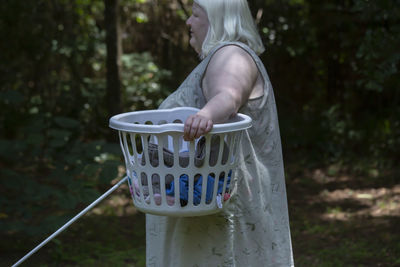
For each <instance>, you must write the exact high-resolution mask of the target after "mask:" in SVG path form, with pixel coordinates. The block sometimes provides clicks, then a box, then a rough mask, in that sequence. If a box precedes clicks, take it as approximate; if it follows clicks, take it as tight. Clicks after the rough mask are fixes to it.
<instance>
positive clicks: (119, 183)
mask: <svg viewBox="0 0 400 267" xmlns="http://www.w3.org/2000/svg"><path fill="white" fill-rule="evenodd" d="M127 179H128V176H125V177H124V178H122V179H121V180H120V181H119V182H118V183H117V184H115V185H114V186H113V187H111V188H110V189H109V190H108V191H107V192H105V193H104V194H103V195H101V196H100V197H99V198H98V199H96V200H95V201H94V202H92V204H90V205H89V206H87V207H86V208H85V209H84V210H82V211H81V212H80V213H79V214H78V215H76V216H75V217H74V218H72V219H71V220H69V221H68V222H67V223H66V224H64V225H63V226H62V227H61V228H60V229H58V230H57V231H55V232H54V233H53V234H52V235H51V236H49V237H48V238H46V240H44V241H43V242H42V243H40V244H39V245H38V246H37V247H35V248H34V249H32V250H31V251H30V252H29V253H28V254H26V255H25V256H24V257H23V258H21V259H20V260H19V261H17V262H16V263H15V264H14V265H12V267H14V266H18V265H20V264H21V263H22V262H24V261H25V260H26V259H27V258H29V257H30V256H31V255H32V254H33V253H35V252H36V251H38V250H39V249H40V248H41V247H43V246H44V245H46V244H47V243H48V242H49V241H50V240H52V239H53V238H54V237H56V236H57V235H58V234H59V233H61V232H62V231H64V230H65V229H66V228H68V226H70V225H71V224H72V223H74V222H75V221H76V220H78V219H79V218H80V217H81V216H82V215H84V214H85V213H86V212H88V211H89V210H91V209H92V208H93V207H94V206H96V205H97V204H98V203H99V202H100V201H102V200H103V199H104V198H106V197H107V196H108V195H109V194H111V193H112V192H113V191H114V190H115V189H117V188H118V187H119V186H120V185H121V184H122V183H123V182H125V181H126V180H127Z"/></svg>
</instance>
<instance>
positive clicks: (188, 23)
mask: <svg viewBox="0 0 400 267" xmlns="http://www.w3.org/2000/svg"><path fill="white" fill-rule="evenodd" d="M191 23H192V16H190V17H189V18H188V19H187V20H186V25H187V26H190V25H191Z"/></svg>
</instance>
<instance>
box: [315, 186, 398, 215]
mask: <svg viewBox="0 0 400 267" xmlns="http://www.w3.org/2000/svg"><path fill="white" fill-rule="evenodd" d="M318 199H319V201H322V202H325V203H329V204H333V206H334V207H333V208H327V211H326V212H325V213H324V214H322V215H321V216H322V218H324V219H334V220H348V219H350V218H354V217H369V216H372V217H381V216H400V185H396V186H394V187H392V188H370V189H349V188H346V189H338V190H334V191H328V190H323V191H322V192H321V193H320V194H319V196H318ZM339 203H340V205H338V204H339ZM348 203H358V204H359V208H358V209H353V210H352V209H348V206H349V205H348Z"/></svg>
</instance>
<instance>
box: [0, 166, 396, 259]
mask: <svg viewBox="0 0 400 267" xmlns="http://www.w3.org/2000/svg"><path fill="white" fill-rule="evenodd" d="M286 170H287V189H288V190H287V191H288V202H289V209H290V210H289V213H290V220H291V231H292V243H293V250H294V258H295V263H296V266H305V267H312V266H318V267H330V266H332V267H337V266H400V227H399V225H400V184H398V179H397V178H396V176H397V175H398V174H396V173H395V172H389V173H386V174H383V173H382V172H380V173H379V175H375V174H374V175H368V174H366V175H364V174H362V173H361V174H360V173H358V174H357V173H352V172H351V171H348V170H346V169H344V168H343V166H342V167H337V166H334V167H329V166H328V167H325V168H317V167H315V166H314V167H312V168H307V167H304V166H299V165H290V164H287V166H286ZM128 194H129V193H128V190H127V188H121V189H119V190H118V191H117V192H114V193H113V195H112V196H110V197H109V198H108V199H107V200H105V201H104V202H103V203H101V204H100V205H99V206H98V207H97V208H95V210H94V211H93V212H91V213H90V214H87V215H85V216H84V217H82V218H81V219H79V220H78V221H77V222H75V223H74V224H73V225H72V226H71V227H70V228H68V229H67V230H66V231H65V232H64V233H61V234H60V235H59V236H58V237H57V239H55V240H53V241H51V242H50V243H49V244H47V245H46V246H45V247H43V248H42V249H40V250H39V251H38V252H37V253H36V254H34V255H33V256H32V257H31V258H29V259H28V260H27V261H26V263H25V264H23V265H22V266H145V220H144V215H143V214H142V213H137V212H136V211H135V209H134V208H133V206H132V204H131V203H130V200H129V195H128ZM0 238H1V240H2V241H1V242H0V266H10V265H11V264H13V263H15V262H16V261H17V260H18V259H19V258H21V257H22V256H23V255H25V254H26V253H27V252H28V251H30V250H31V249H32V248H33V247H35V246H36V245H37V244H38V243H40V242H41V241H42V240H43V239H44V238H45V237H43V238H40V239H30V238H27V237H26V236H24V235H21V234H15V235H13V236H5V235H2V236H0Z"/></svg>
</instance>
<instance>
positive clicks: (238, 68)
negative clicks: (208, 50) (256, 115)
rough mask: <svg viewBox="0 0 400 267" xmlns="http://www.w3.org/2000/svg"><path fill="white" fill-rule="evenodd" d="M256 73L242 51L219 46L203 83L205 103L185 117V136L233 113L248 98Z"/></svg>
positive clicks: (200, 132) (198, 132)
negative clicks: (195, 112) (195, 111)
mask: <svg viewBox="0 0 400 267" xmlns="http://www.w3.org/2000/svg"><path fill="white" fill-rule="evenodd" d="M257 76H258V69H257V66H256V65H255V63H254V61H253V59H252V57H251V56H250V55H249V54H248V53H247V52H246V51H245V50H243V49H242V48H240V47H238V46H234V45H230V46H225V47H223V48H221V49H219V50H218V51H217V52H216V53H215V54H214V55H213V57H212V58H211V60H210V62H209V65H208V67H207V70H206V73H205V75H204V78H203V82H202V87H203V93H204V96H205V98H206V100H207V104H206V105H205V106H204V107H203V108H202V109H201V110H200V111H199V112H198V113H197V114H195V115H192V116H190V117H189V118H188V119H187V120H186V122H185V129H184V139H185V140H193V139H194V138H198V137H200V136H201V135H204V134H206V133H208V132H209V131H211V129H212V127H213V124H214V123H223V122H225V121H227V120H228V119H229V118H230V117H231V116H234V115H235V114H236V113H237V112H238V110H239V108H240V107H241V106H242V105H243V104H244V103H246V102H247V100H248V99H249V97H250V94H251V92H252V90H253V87H254V84H255V82H256V80H257Z"/></svg>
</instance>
